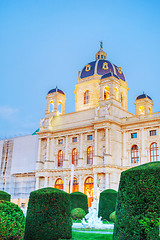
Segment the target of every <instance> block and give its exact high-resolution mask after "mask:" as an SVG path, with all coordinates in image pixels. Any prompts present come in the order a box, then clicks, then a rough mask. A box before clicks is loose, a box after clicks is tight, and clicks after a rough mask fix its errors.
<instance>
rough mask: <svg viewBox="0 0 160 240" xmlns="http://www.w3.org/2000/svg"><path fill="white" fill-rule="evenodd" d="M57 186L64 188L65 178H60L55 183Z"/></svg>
mask: <svg viewBox="0 0 160 240" xmlns="http://www.w3.org/2000/svg"><path fill="white" fill-rule="evenodd" d="M54 187H55V188H57V189H61V190H63V180H62V179H61V178H58V179H57V180H56V182H55V185H54Z"/></svg>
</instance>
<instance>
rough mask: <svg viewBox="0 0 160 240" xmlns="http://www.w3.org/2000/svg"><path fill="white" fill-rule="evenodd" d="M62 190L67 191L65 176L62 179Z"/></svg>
mask: <svg viewBox="0 0 160 240" xmlns="http://www.w3.org/2000/svg"><path fill="white" fill-rule="evenodd" d="M63 190H64V191H65V192H68V189H67V179H66V177H64V179H63Z"/></svg>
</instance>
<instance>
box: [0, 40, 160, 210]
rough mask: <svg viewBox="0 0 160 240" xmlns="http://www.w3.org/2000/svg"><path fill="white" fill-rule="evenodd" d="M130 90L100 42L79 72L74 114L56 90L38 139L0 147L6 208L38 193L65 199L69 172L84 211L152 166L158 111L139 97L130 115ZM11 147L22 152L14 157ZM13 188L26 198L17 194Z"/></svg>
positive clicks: (157, 141)
mask: <svg viewBox="0 0 160 240" xmlns="http://www.w3.org/2000/svg"><path fill="white" fill-rule="evenodd" d="M128 90H129V89H128V87H127V80H126V78H125V75H124V73H123V71H122V68H121V67H118V66H116V65H115V64H112V63H111V62H110V61H108V59H107V54H106V52H104V51H103V46H102V42H101V45H100V50H99V51H98V52H97V53H96V59H95V61H93V62H90V63H88V64H86V65H85V66H84V68H83V69H82V70H81V71H79V72H78V80H77V84H76V86H75V92H74V93H75V112H72V113H65V101H66V95H65V93H64V92H63V91H62V90H60V89H58V88H57V87H56V88H54V89H52V90H50V91H49V92H48V94H47V96H46V113H45V117H44V118H43V119H42V120H41V121H40V129H39V132H37V135H31V136H24V137H21V138H16V139H14V138H13V139H7V140H1V141H0V151H1V152H0V154H1V155H0V160H1V179H2V181H1V182H2V184H1V186H3V189H7V190H8V192H10V193H11V194H12V201H14V202H17V201H19V202H18V203H19V204H20V203H26V202H27V200H28V197H29V192H30V191H32V190H34V189H39V188H43V187H56V188H59V189H62V190H64V191H66V192H70V191H71V169H73V167H72V166H73V165H74V180H73V189H72V191H81V192H83V193H85V194H86V195H87V196H88V201H89V206H90V205H91V202H92V201H93V197H94V195H95V196H97V194H99V192H101V191H103V190H105V189H108V188H111V189H115V190H118V184H119V179H120V175H121V172H122V171H124V170H126V169H128V168H130V167H133V166H137V165H139V164H143V163H147V162H152V161H158V160H159V145H160V139H159V131H160V128H159V126H160V112H158V113H153V101H152V99H151V98H150V97H149V96H148V95H147V94H145V93H142V94H141V95H139V96H138V97H137V98H136V99H135V114H132V113H130V112H128ZM24 139H26V142H25V141H24ZM27 139H28V140H27ZM16 141H18V142H19V144H20V146H21V148H20V149H19V148H17V149H16V151H14V148H15V147H17V146H18V145H16ZM28 141H29V142H28ZM9 143H10V145H11V146H10V151H9V150H5V146H6V144H9ZM23 147H24V149H25V151H23ZM6 149H7V147H6ZM7 151H8V153H7ZM9 152H11V153H9ZM22 153H23V154H22ZM6 154H7V157H6ZM22 155H23V157H22ZM20 156H21V157H20ZM19 164H20V165H19ZM20 166H21V167H20ZM7 177H8V179H10V180H6V181H4V180H5V178H6V179H7ZM13 177H14V181H13V180H12V181H11V178H12V179H13ZM11 182H12V184H11ZM24 182H25V187H24ZM7 184H8V185H7ZM16 184H19V186H20V187H21V188H19V190H17V191H19V194H21V192H22V190H20V189H22V188H23V191H24V194H25V195H24V196H25V197H24V196H22V195H16V193H15V188H16V187H15V186H17V185H16ZM27 184H28V185H27ZM22 185H23V187H22ZM7 186H8V188H7ZM1 189H2V187H1ZM25 189H26V190H25ZM27 191H28V192H27ZM14 193H15V194H14ZM17 196H19V197H17Z"/></svg>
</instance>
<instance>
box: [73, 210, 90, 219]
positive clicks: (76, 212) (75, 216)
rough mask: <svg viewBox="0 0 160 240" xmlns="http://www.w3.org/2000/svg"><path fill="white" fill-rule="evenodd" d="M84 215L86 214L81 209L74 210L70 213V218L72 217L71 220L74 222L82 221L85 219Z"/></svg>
mask: <svg viewBox="0 0 160 240" xmlns="http://www.w3.org/2000/svg"><path fill="white" fill-rule="evenodd" d="M85 215H86V213H85V211H84V210H83V209H82V208H74V209H72V211H71V216H72V219H74V220H78V219H80V220H82V219H83V218H84V217H85Z"/></svg>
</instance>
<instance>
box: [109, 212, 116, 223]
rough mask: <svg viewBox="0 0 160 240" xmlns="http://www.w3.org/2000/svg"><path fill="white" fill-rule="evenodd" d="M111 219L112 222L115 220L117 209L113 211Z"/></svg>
mask: <svg viewBox="0 0 160 240" xmlns="http://www.w3.org/2000/svg"><path fill="white" fill-rule="evenodd" d="M109 219H110V220H111V222H115V220H116V211H114V212H112V213H111V214H110V215H109Z"/></svg>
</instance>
